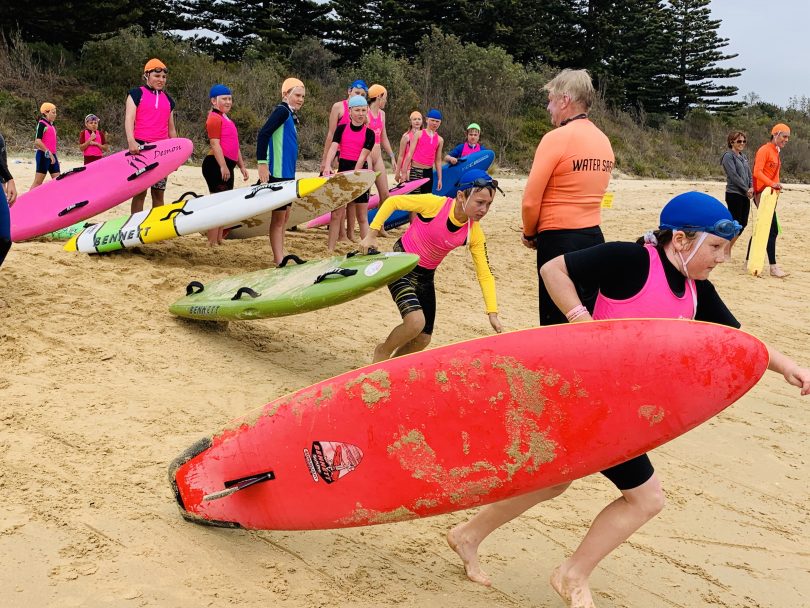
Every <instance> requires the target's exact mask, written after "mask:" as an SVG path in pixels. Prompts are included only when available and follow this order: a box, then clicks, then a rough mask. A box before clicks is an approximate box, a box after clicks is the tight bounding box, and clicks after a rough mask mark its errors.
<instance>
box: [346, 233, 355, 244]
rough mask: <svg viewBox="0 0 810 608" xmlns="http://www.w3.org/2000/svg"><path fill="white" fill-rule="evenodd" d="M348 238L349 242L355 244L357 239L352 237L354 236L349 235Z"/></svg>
mask: <svg viewBox="0 0 810 608" xmlns="http://www.w3.org/2000/svg"><path fill="white" fill-rule="evenodd" d="M348 238H349V240H350V241H351V242H352V243H356V242H357V237H356V236H354V234H350V235H349V237H348Z"/></svg>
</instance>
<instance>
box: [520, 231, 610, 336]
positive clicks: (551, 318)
mask: <svg viewBox="0 0 810 608" xmlns="http://www.w3.org/2000/svg"><path fill="white" fill-rule="evenodd" d="M535 242H536V244H537V280H538V283H539V304H540V325H560V324H562V323H568V319H566V318H565V313H564V312H560V310H559V309H558V308H557V305H556V304H554V300H552V299H551V296H550V295H549V294H548V291H547V290H546V286H545V284H544V283H543V279H541V278H540V268H541V267H542V266H543V264H545V263H546V262H549V261H551V260H553V259H554V258H556V257H557V256H561V255H563V254H565V253H570V252H572V251H579V250H580V249H587V248H588V247H593V246H594V245H601V244H602V243H604V242H605V237H604V236H603V235H602V230H601V228H599V226H591V227H590V228H578V229H576V230H544V231H543V232H540V233H539V234H538V235H537V238H536V240H535ZM577 293H578V294H579V299H580V300H581V301H582V304H583V305H584V306H585V308H587V309H588V310H589V311H591V312H593V306H594V304H596V295H597V291H596V290H593V291H588V292H586V291H585V290H583V289H582V288H581V287H580V286H579V285H577Z"/></svg>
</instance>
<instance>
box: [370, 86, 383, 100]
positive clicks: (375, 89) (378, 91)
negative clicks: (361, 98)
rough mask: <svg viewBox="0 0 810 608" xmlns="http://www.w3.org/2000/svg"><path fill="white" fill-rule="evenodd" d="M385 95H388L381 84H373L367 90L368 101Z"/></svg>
mask: <svg viewBox="0 0 810 608" xmlns="http://www.w3.org/2000/svg"><path fill="white" fill-rule="evenodd" d="M386 93H388V90H387V89H386V88H385V87H384V86H382V85H381V84H373V85H371V86H370V87H369V88H368V98H369V99H374V98H375V97H379V96H380V95H385V94H386Z"/></svg>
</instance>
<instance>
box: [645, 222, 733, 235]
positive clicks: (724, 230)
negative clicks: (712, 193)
mask: <svg viewBox="0 0 810 608" xmlns="http://www.w3.org/2000/svg"><path fill="white" fill-rule="evenodd" d="M660 228H661V229H662V230H667V229H668V230H684V231H688V232H693V231H694V232H708V233H709V234H713V235H715V236H719V237H722V238H724V239H732V238H733V237H735V236H737V235H738V234H740V232H742V229H743V227H742V224H740V223H739V222H738V221H737V220H717V221H716V222H715V223H714V226H692V225H689V224H684V225H681V226H672V225H671V224H661V226H660Z"/></svg>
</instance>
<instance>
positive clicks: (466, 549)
mask: <svg viewBox="0 0 810 608" xmlns="http://www.w3.org/2000/svg"><path fill="white" fill-rule="evenodd" d="M463 527H464V524H459V525H457V526H456V527H455V528H453V529H452V530H450V531H449V532H448V533H447V544H448V545H450V548H451V549H452V550H453V551H455V552H456V553H458V556H459V557H460V558H461V562H462V563H463V564H464V571H465V572H466V573H467V578H468V579H470V580H471V581H472V582H474V583H478V584H479V585H484V586H485V587H489V586H491V585H492V581H491V580H489V577H488V576H487V573H486V572H484V571H483V570H482V569H481V564H479V563H478V544H477V543H475V542H473V541H471V540H470V539H469V538H466V537H465V536H464V533H463V531H462V528H463Z"/></svg>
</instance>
